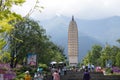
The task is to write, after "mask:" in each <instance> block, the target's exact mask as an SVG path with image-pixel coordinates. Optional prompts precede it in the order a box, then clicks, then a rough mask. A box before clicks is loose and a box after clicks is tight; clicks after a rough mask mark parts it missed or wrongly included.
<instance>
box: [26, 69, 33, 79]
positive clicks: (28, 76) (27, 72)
mask: <svg viewBox="0 0 120 80" xmlns="http://www.w3.org/2000/svg"><path fill="white" fill-rule="evenodd" d="M25 80H32V79H31V76H30V74H29V71H26V72H25Z"/></svg>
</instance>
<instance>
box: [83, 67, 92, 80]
mask: <svg viewBox="0 0 120 80" xmlns="http://www.w3.org/2000/svg"><path fill="white" fill-rule="evenodd" d="M83 80H90V73H89V72H88V69H86V70H85V72H84V75H83Z"/></svg>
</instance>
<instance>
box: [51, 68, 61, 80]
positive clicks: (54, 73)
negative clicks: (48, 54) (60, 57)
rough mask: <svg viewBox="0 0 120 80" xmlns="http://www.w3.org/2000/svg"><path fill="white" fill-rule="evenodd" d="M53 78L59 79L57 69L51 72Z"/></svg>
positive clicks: (54, 79)
mask: <svg viewBox="0 0 120 80" xmlns="http://www.w3.org/2000/svg"><path fill="white" fill-rule="evenodd" d="M52 76H53V80H60V75H59V73H58V71H57V70H55V71H54V72H53V75H52Z"/></svg>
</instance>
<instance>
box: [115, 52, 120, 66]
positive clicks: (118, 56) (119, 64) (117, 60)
mask: <svg viewBox="0 0 120 80" xmlns="http://www.w3.org/2000/svg"><path fill="white" fill-rule="evenodd" d="M115 59H116V66H120V52H118V54H117V55H116V58H115Z"/></svg>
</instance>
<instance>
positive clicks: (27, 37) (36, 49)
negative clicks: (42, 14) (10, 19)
mask: <svg viewBox="0 0 120 80" xmlns="http://www.w3.org/2000/svg"><path fill="white" fill-rule="evenodd" d="M9 41H10V51H11V57H12V59H11V67H15V66H16V64H17V62H19V63H22V62H23V60H24V58H26V55H27V53H36V54H37V56H38V62H39V63H46V64H48V63H49V62H50V61H52V60H53V59H54V60H58V61H60V60H63V59H64V55H63V49H61V48H60V47H59V46H57V45H55V44H54V43H53V42H51V41H50V40H49V37H48V36H47V35H46V34H45V30H44V29H43V28H42V27H41V26H39V24H38V22H36V21H34V20H31V19H25V20H24V21H21V22H19V23H18V24H16V26H15V29H14V30H13V31H12V32H11V36H10V38H9Z"/></svg>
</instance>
